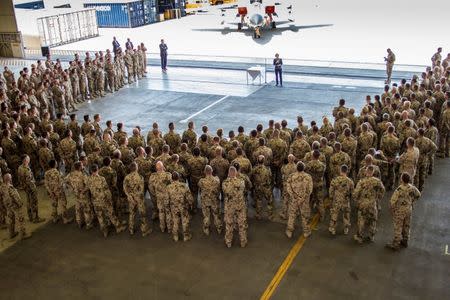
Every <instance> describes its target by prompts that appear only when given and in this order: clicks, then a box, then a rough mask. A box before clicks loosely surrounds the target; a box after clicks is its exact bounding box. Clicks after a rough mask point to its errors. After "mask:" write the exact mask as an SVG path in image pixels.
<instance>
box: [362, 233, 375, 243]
mask: <svg viewBox="0 0 450 300" xmlns="http://www.w3.org/2000/svg"><path fill="white" fill-rule="evenodd" d="M364 241H365V242H371V243H375V236H374V235H371V236H366V237H365V238H364Z"/></svg>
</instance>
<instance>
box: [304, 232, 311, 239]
mask: <svg viewBox="0 0 450 300" xmlns="http://www.w3.org/2000/svg"><path fill="white" fill-rule="evenodd" d="M310 235H311V231H307V232H304V233H303V236H304V237H305V238H308V237H310Z"/></svg>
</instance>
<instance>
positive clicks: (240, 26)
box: [238, 23, 242, 31]
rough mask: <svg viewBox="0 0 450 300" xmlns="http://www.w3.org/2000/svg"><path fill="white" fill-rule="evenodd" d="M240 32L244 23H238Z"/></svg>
mask: <svg viewBox="0 0 450 300" xmlns="http://www.w3.org/2000/svg"><path fill="white" fill-rule="evenodd" d="M238 30H239V31H241V30H242V23H238Z"/></svg>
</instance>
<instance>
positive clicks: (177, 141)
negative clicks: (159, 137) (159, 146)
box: [164, 132, 181, 153]
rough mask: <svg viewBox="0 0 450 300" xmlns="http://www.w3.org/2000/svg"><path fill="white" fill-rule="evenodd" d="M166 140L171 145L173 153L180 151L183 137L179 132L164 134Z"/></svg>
mask: <svg viewBox="0 0 450 300" xmlns="http://www.w3.org/2000/svg"><path fill="white" fill-rule="evenodd" d="M164 140H165V141H166V143H167V145H169V147H170V150H171V151H172V152H173V153H178V152H179V151H180V146H181V137H180V135H179V134H178V133H176V132H169V133H167V134H166V135H164Z"/></svg>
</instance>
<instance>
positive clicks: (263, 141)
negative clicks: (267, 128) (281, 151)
mask: <svg viewBox="0 0 450 300" xmlns="http://www.w3.org/2000/svg"><path fill="white" fill-rule="evenodd" d="M258 143H259V145H260V146H264V145H265V144H266V140H265V139H264V138H259V139H258Z"/></svg>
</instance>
